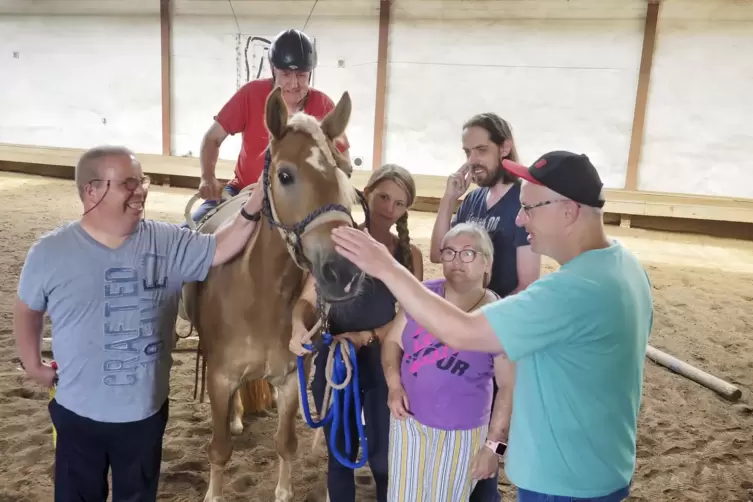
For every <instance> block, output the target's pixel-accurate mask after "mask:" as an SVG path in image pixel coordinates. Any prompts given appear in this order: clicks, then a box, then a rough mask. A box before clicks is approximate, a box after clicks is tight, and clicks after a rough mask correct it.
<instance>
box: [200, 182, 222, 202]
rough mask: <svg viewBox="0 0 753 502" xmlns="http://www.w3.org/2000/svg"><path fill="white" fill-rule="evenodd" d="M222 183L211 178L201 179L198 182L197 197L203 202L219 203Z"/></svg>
mask: <svg viewBox="0 0 753 502" xmlns="http://www.w3.org/2000/svg"><path fill="white" fill-rule="evenodd" d="M223 188H224V187H223V185H222V182H221V181H220V180H218V179H217V178H215V177H214V176H212V177H211V178H207V179H204V178H201V181H200V182H199V195H201V198H202V199H204V200H216V201H217V202H220V201H221V200H222V189H223Z"/></svg>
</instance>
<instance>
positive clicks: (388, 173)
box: [364, 164, 416, 272]
mask: <svg viewBox="0 0 753 502" xmlns="http://www.w3.org/2000/svg"><path fill="white" fill-rule="evenodd" d="M383 181H393V182H395V183H397V184H398V185H399V186H400V187H401V188H402V189H403V190H405V195H406V198H407V207H408V208H409V207H410V206H412V205H413V202H414V201H415V199H416V182H415V181H414V180H413V176H411V173H410V172H409V171H408V170H407V169H405V168H404V167H401V166H399V165H397V164H385V165H383V166H382V167H380V168H379V169H377V170H375V171H374V172H373V173H372V174H371V177H370V178H369V181H368V183H366V187H365V188H364V190H365V191H371V190H373V189H374V188H375V187H376V186H377V185H379V184H380V183H382V182H383ZM395 229H396V230H397V239H398V241H397V248H398V250H399V251H400V259H399V260H398V261H399V262H400V264H401V265H403V266H404V267H405V268H407V269H408V270H410V271H411V272H414V270H413V255H412V253H411V248H410V233H409V231H408V210H407V208H406V211H405V213H404V214H403V215H402V216H401V217H400V219H398V220H397V222H395Z"/></svg>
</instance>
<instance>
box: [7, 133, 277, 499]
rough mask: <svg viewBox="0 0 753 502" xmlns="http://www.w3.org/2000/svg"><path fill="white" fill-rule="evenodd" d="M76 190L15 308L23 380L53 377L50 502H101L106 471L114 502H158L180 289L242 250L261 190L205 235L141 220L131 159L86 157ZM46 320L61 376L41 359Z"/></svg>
mask: <svg viewBox="0 0 753 502" xmlns="http://www.w3.org/2000/svg"><path fill="white" fill-rule="evenodd" d="M76 185H77V187H78V190H79V195H80V197H81V200H82V202H83V206H84V215H83V216H82V217H81V219H80V220H78V221H74V222H71V223H68V224H65V225H63V226H61V227H59V228H57V229H55V230H54V231H52V232H50V233H48V234H46V235H44V236H43V237H42V238H41V239H40V240H38V241H37V242H36V243H35V244H34V245H33V246H32V247H31V249H30V250H29V252H28V255H27V257H26V261H25V263H24V265H23V268H22V270H21V276H20V280H19V284H18V299H17V301H16V308H15V319H16V340H17V344H18V349H19V353H20V356H21V360H22V362H23V364H24V367H25V369H26V371H27V372H28V374H29V375H30V376H31V377H32V378H33V379H34V380H36V381H37V382H39V383H41V384H43V385H46V386H51V385H52V384H53V382H54V380H55V379H57V390H56V395H55V399H54V400H53V401H51V403H50V414H51V417H52V421H53V423H54V425H55V427H56V429H57V434H58V439H57V447H56V457H55V460H56V462H55V500H56V501H62V500H66V501H68V500H83V501H86V502H88V501H95V500H96V501H102V500H104V499H106V498H107V492H108V487H107V470H108V468H112V474H113V499H114V500H141V501H147V500H155V498H156V493H157V482H158V479H159V468H160V461H161V449H162V436H163V434H164V429H165V423H166V421H167V415H168V404H167V398H168V394H169V377H170V368H171V365H172V356H171V353H170V352H171V348H172V337H173V332H174V325H175V320H176V315H177V309H178V299H179V297H180V293H181V288H182V286H183V284H184V283H186V282H193V281H201V280H204V278H206V276H207V273H208V272H209V268H210V267H211V266H212V265H218V264H221V263H224V262H226V261H228V260H229V259H230V258H232V257H234V256H235V255H237V254H238V253H239V252H240V251H241V250H242V249H243V248H244V247H245V245H246V243H247V242H248V239H249V237H250V236H251V234H252V233H253V230H254V228H255V226H256V223H255V221H257V220H258V214H259V211H260V209H261V199H262V195H261V190H258V191H257V193H255V194H253V195H252V197H251V198H250V199H249V201H248V202H247V203H246V204H245V206H244V208H243V210H242V211H241V214H239V215H238V216H237V217H236V219H235V220H234V221H232V222H231V223H230V224H229V225H227V226H226V227H225V228H223V229H221V230H219V231H218V232H217V233H216V234H214V235H211V234H210V235H207V234H199V233H197V232H194V231H191V230H188V229H185V228H180V227H179V226H177V225H172V224H168V223H163V222H157V221H151V220H149V221H145V220H143V219H142V218H143V210H144V203H145V201H146V194H147V189H148V186H149V179H148V177H146V176H144V175H143V172H142V170H141V166H140V164H139V163H138V161H137V160H136V158H135V156H134V155H133V154H132V153H131V152H130V151H129V150H127V149H123V148H117V147H102V148H95V149H92V150H90V151H88V152H87V153H85V154H84V155H83V156H82V158H81V159H80V161H79V163H78V165H77V166H76ZM45 312H47V313H48V314H49V316H50V319H51V321H52V350H53V354H54V356H55V362H56V363H57V366H58V368H59V369H58V370H57V373H56V372H55V370H54V369H52V368H51V367H50V366H49V365H46V364H44V363H42V361H41V357H40V339H41V330H42V324H43V323H42V320H43V315H44V313H45Z"/></svg>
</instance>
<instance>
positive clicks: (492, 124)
mask: <svg viewBox="0 0 753 502" xmlns="http://www.w3.org/2000/svg"><path fill="white" fill-rule="evenodd" d="M469 127H480V128H481V129H484V130H485V131H486V132H488V133H489V139H490V140H491V142H492V143H494V144H495V145H497V146H498V147H500V148H502V146H503V144H504V142H505V141H507V140H508V139H509V140H510V143H512V146H511V147H510V153H508V154H507V156H506V157H505V158H506V159H510V160H512V161H513V162H518V149H517V148H516V147H515V139H514V138H513V136H512V127H510V124H509V123H508V122H507V121H506V120H505V119H503V118H502V117H500V116H499V115H497V114H496V113H494V112H487V113H479V114H478V115H474V116H473V117H471V118H470V119H468V121H467V122H466V123H465V124H463V130H465V129H468V128H469ZM502 178H503V180H504V181H505V182H506V183H512V182H514V181H516V180H517V179H518V177H517V176H514V175H512V174H511V173H509V172H508V171H506V170H504V169H502Z"/></svg>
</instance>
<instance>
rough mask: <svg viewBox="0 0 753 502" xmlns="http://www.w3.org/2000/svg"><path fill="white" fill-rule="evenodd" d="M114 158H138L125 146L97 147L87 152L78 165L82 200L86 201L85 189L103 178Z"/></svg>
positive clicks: (77, 180) (77, 172) (78, 184)
mask: <svg viewBox="0 0 753 502" xmlns="http://www.w3.org/2000/svg"><path fill="white" fill-rule="evenodd" d="M113 157H128V158H131V159H134V160H135V158H136V156H135V155H134V153H133V152H132V151H131V150H129V149H128V148H126V147H124V146H97V147H94V148H91V149H89V150H87V151H86V152H85V153H84V154H83V155H82V156H81V158H80V159H79V160H78V163H77V164H76V173H75V179H76V189H78V196H79V198H80V199H81V200H83V199H84V187H86V185H87V184H88V183H91V181H92V180H96V179H101V178H102V177H103V172H104V168H105V166H106V164H107V161H108V160H109V159H112V158H113Z"/></svg>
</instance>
